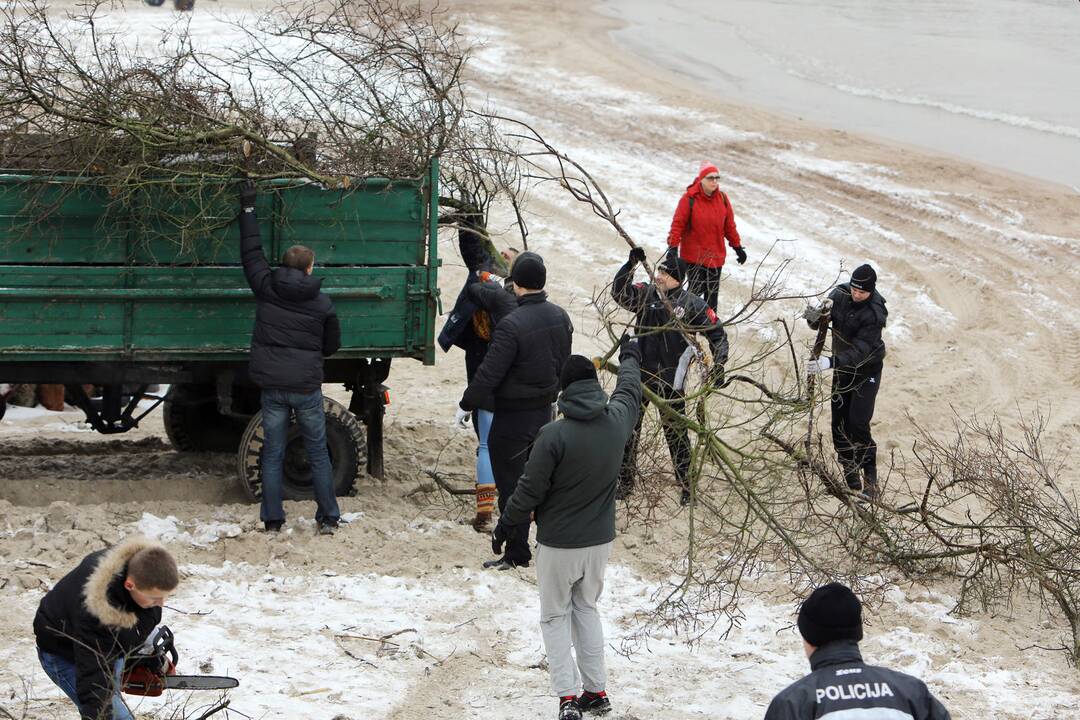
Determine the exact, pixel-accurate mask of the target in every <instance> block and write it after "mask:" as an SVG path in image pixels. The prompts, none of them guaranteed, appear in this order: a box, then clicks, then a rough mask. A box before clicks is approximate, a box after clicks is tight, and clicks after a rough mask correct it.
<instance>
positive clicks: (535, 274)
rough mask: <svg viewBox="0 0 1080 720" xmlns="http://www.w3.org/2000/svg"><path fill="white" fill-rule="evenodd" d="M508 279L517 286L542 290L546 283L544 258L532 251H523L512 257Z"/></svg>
mask: <svg viewBox="0 0 1080 720" xmlns="http://www.w3.org/2000/svg"><path fill="white" fill-rule="evenodd" d="M510 279H511V280H513V281H514V284H515V285H517V286H518V287H519V288H524V289H525V290H543V289H544V284H545V283H547V268H546V267H545V266H544V258H542V257H540V256H539V255H537V254H536V253H534V252H523V253H521V254H520V255H518V256H517V258H515V259H514V267H513V268H512V269H511V270H510Z"/></svg>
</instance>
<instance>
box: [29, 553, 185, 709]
mask: <svg viewBox="0 0 1080 720" xmlns="http://www.w3.org/2000/svg"><path fill="white" fill-rule="evenodd" d="M179 582H180V576H179V573H178V572H177V569H176V561H175V560H174V559H173V557H172V555H170V554H169V552H168V551H167V550H166V549H165V548H164V547H162V546H161V545H159V544H158V543H155V542H152V541H150V540H147V539H146V538H142V537H133V538H129V539H128V540H126V541H124V542H123V543H121V544H119V545H116V546H114V547H112V548H110V549H108V550H99V551H97V552H95V553H91V554H90V555H87V556H86V557H85V558H84V559H83V561H82V562H81V563H79V565H78V567H76V568H75V569H74V570H72V571H71V572H69V573H68V574H67V575H65V576H64V577H63V578H61V579H60V582H58V583H56V585H55V586H53V588H52V590H50V591H49V592H48V593H46V594H45V597H43V598H42V599H41V603H40V605H38V611H37V614H36V615H35V616H34V635H35V637H36V640H37V652H38V660H39V661H40V662H41V667H42V668H43V669H44V670H45V674H46V675H48V676H49V679H50V680H52V681H53V682H54V683H56V685H57V686H58V687H59V688H60V689H61V690H63V691H64V694H65V695H67V696H68V697H69V698H70V699H71V701H72V702H73V703H75V707H76V708H78V710H79V716H80V717H81V718H82V719H83V720H131V718H132V715H131V712H130V711H129V710H128V709H127V706H126V705H125V704H124V701H123V699H121V697H120V675H121V672H122V670H123V665H124V658H125V657H126V656H127V655H128V654H129V653H132V652H133V651H135V650H136V649H138V648H139V646H140V645H142V644H143V642H145V641H146V639H147V638H148V637H149V636H150V633H151V632H153V630H154V628H155V627H156V626H157V625H158V623H160V622H161V608H162V606H163V605H164V604H165V600H166V599H167V598H168V597H169V595H170V594H172V592H173V591H174V590H175V589H176V586H177V585H178V584H179Z"/></svg>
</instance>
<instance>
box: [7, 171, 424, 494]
mask: <svg viewBox="0 0 1080 720" xmlns="http://www.w3.org/2000/svg"><path fill="white" fill-rule="evenodd" d="M437 187H438V164H437V161H433V162H432V164H431V166H430V168H429V170H428V172H427V174H426V175H425V176H424V177H420V178H395V179H385V178H363V179H356V180H354V181H352V182H351V183H350V185H349V187H348V188H346V189H338V190H328V189H325V188H323V187H321V186H318V185H315V184H312V183H297V182H293V181H285V180H277V181H269V182H266V183H263V184H261V185H260V194H259V201H258V205H257V208H256V209H257V212H258V215H259V218H260V223H261V228H260V229H261V232H262V238H263V247H264V249H265V251H266V253H267V256H268V258H269V259H270V260H271V262H272V263H273V262H274V259H275V258H280V257H281V254H282V252H283V251H284V250H285V249H286V248H288V247H289V246H290V245H293V244H303V245H307V246H309V247H311V248H312V249H313V250H314V251H315V257H316V269H315V272H316V274H317V275H318V276H320V277H322V278H323V290H324V291H325V292H326V293H327V294H328V295H330V297H331V298H332V299H333V301H334V305H335V306H336V308H337V314H338V318H339V320H340V322H341V335H342V347H341V349H340V350H339V351H338V352H337V353H336V354H335V355H333V356H332V357H330V358H327V360H326V382H327V383H343V384H344V385H345V387H346V389H347V390H349V391H350V392H351V401H350V403H349V406H348V407H347V408H346V407H344V406H342V405H340V404H339V403H337V402H335V401H333V400H330V399H327V400H326V411H327V436H328V445H329V448H330V455H331V461H332V463H333V465H334V479H335V484H336V487H337V489H338V492H339V493H345V492H347V491H348V490H349V489H351V487H352V486H353V483H354V481H355V478H356V475H357V473H358V471H359V468H360V467H361V463H366V468H367V471H368V472H369V473H371V474H373V475H376V476H381V475H382V469H383V468H382V419H383V414H384V406H385V403H386V402H387V398H388V394H387V388H386V387H385V385H384V384H383V383H384V381H385V380H386V378H387V375H388V373H389V370H390V362H391V360H392V359H394V358H412V359H415V360H419V361H422V362H423V363H424V364H426V365H431V364H433V363H434V361H435V356H434V323H435V312H436V306H437V303H438V285H437V278H436V272H437V267H438V264H439V261H438V257H437V251H436V248H437V245H436V235H437V219H438V212H437V202H438V190H437ZM203 190H205V191H206V192H202V191H203ZM237 209H238V202H237V200H236V195H235V193H233V192H232V191H231V189H230V188H225V187H224V186H220V185H219V186H217V187H216V188H215V187H214V186H213V185H212V184H204V185H203V186H200V187H194V188H193V186H191V185H184V184H183V183H182V182H181V183H171V184H170V183H161V184H157V185H155V184H152V183H149V184H147V185H146V190H145V192H143V191H139V192H135V193H127V194H126V196H125V198H124V204H123V206H122V207H118V206H117V202H116V200H115V198H113V197H110V194H109V192H108V191H107V189H106V188H104V187H102V186H100V185H95V184H94V182H93V181H92V180H86V179H76V178H57V177H56V176H44V175H41V176H38V175H32V174H25V173H24V174H8V175H0V382H6V383H13V382H24V383H58V384H63V385H64V386H65V390H66V395H67V397H68V398H69V400H70V401H72V402H73V403H75V404H76V405H77V406H78V407H80V409H82V410H83V411H84V412H85V413H86V418H87V422H88V423H90V425H92V426H93V427H94V429H96V430H97V431H99V432H102V433H120V432H125V431H127V430H129V429H131V428H132V427H135V426H136V425H137V424H138V422H139V421H140V420H141V419H142V418H143V417H145V415H146V413H147V412H149V410H146V409H145V403H143V404H142V405H141V406H140V404H139V401H140V400H141V399H145V398H147V397H151V398H153V401H154V405H155V406H156V404H157V403H161V404H162V405H163V412H164V421H165V428H166V432H167V434H168V436H169V439H170V441H171V442H172V443H173V445H174V446H175V447H176V448H177V450H182V451H230V452H236V453H237V467H238V473H239V475H240V479H241V481H242V482H243V484H244V487H245V488H247V490H248V491H249V492H250V494H251V495H252V497H256V498H257V497H258V496H259V489H260V482H259V469H258V458H259V451H260V448H261V445H262V439H261V427H260V425H261V416H260V414H259V392H258V389H257V388H255V387H254V386H253V385H252V383H251V382H250V380H249V378H248V375H247V359H248V349H249V344H250V340H251V329H252V323H253V320H254V311H255V300H254V296H253V295H252V293H251V291H250V290H249V288H248V286H247V283H246V281H245V279H244V273H243V270H242V269H241V267H240V253H239V246H240V235H239V229H238V226H237V221H236V216H237ZM165 384H167V385H169V390H168V393H167V394H166V395H164V396H162V395H160V394H159V395H157V396H155V395H153V394H148V393H147V389H148V388H149V387H152V386H153V385H165ZM86 386H94V387H95V389H99V390H100V393H97V392H95V393H88V392H87V391H86ZM91 395H93V397H91ZM151 409H152V408H151ZM302 442H303V441H302V439H301V438H300V437H299V433H298V430H297V429H296V428H295V427H294V428H292V429H291V430H290V439H289V448H288V452H287V455H286V473H285V474H286V477H285V491H286V497H290V498H304V497H310V496H311V495H312V491H311V483H310V470H309V468H308V466H307V459H306V454H305V453H304V451H303V445H302Z"/></svg>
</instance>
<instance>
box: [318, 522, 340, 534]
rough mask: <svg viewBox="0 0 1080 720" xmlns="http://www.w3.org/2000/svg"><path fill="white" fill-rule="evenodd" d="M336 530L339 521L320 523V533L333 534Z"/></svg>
mask: <svg viewBox="0 0 1080 720" xmlns="http://www.w3.org/2000/svg"><path fill="white" fill-rule="evenodd" d="M335 530H337V523H330V522H322V523H319V534H320V535H333V534H334V531H335Z"/></svg>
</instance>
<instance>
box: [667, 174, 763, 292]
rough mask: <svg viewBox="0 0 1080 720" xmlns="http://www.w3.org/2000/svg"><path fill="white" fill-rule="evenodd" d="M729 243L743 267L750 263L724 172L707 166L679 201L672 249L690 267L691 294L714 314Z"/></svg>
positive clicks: (670, 234) (674, 218)
mask: <svg viewBox="0 0 1080 720" xmlns="http://www.w3.org/2000/svg"><path fill="white" fill-rule="evenodd" d="M725 239H726V240H727V241H728V244H730V245H731V249H732V250H734V251H735V255H736V256H737V257H738V259H739V264H740V265H742V264H743V263H744V262H746V251H745V250H743V247H742V240H740V239H739V231H738V230H737V229H736V228H735V212H734V211H733V210H732V209H731V201H730V200H728V196H727V194H726V193H725V192H724V191H723V190H721V189H720V171H719V170H717V169H716V165H713V164H712V163H709V162H707V163H705V164H703V165H702V166H701V170H699V171H698V175H697V178H696V179H695V180H694V182H693V183H691V184H690V185H689V186H688V187H687V188H686V192H685V193H683V196H682V197H681V198H679V205H678V207H676V208H675V217H673V218H672V219H671V231H670V232H669V233H668V246H669V247H677V248H679V257H681V258H682V259H683V260H685V261H686V262H687V263H688V264H689V266H690V267H689V270H688V272H687V280H688V289H689V290H690V292H692V293H693V294H695V295H697V296H699V297H700V298H702V299H703V300H704V301H705V302H706V303H708V304H709V307H711V308H712V309H713V311H714V312H715V311H716V296H717V293H718V292H719V290H720V271H721V269H722V268H723V267H724V259H725V258H726V256H727V248H725V247H724V240H725Z"/></svg>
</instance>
